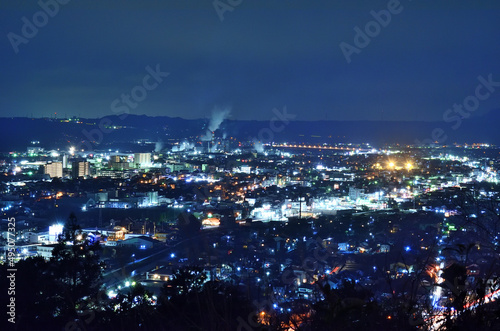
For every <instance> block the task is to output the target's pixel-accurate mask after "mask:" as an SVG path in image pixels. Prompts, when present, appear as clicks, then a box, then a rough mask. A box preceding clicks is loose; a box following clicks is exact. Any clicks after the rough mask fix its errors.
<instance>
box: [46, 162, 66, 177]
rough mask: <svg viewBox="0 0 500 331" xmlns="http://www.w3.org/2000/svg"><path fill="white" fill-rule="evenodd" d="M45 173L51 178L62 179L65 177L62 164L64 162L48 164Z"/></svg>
mask: <svg viewBox="0 0 500 331" xmlns="http://www.w3.org/2000/svg"><path fill="white" fill-rule="evenodd" d="M43 173H44V174H47V175H49V176H50V178H54V177H62V176H63V164H62V162H51V163H47V164H46V165H45V166H44V170H43Z"/></svg>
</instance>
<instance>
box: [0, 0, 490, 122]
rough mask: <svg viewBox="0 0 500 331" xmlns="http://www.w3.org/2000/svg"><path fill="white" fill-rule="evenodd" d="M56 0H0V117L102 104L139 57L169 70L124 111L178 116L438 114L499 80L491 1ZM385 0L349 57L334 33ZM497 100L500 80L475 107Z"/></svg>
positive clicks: (135, 77) (344, 36)
mask: <svg viewBox="0 0 500 331" xmlns="http://www.w3.org/2000/svg"><path fill="white" fill-rule="evenodd" d="M43 1H47V2H54V1H55V0H42V2H43ZM60 1H61V2H67V4H64V5H63V4H59V5H58V6H59V10H58V12H57V13H56V14H55V15H52V16H53V17H50V16H49V15H46V16H45V17H47V18H48V19H47V21H46V22H44V21H43V18H44V15H43V14H38V15H37V12H39V11H41V10H42V9H41V7H40V5H38V4H37V2H36V1H18V0H7V1H5V0H2V2H1V4H0V8H1V11H0V28H1V33H2V40H1V43H0V54H1V58H0V59H1V61H0V70H1V76H0V116H2V117H7V116H9V117H10V116H34V117H42V116H51V115H53V114H54V113H55V112H57V114H58V115H57V116H58V117H63V116H80V117H101V116H106V115H111V114H113V110H112V109H111V104H112V103H113V101H114V100H115V99H117V98H120V96H121V95H122V94H130V93H131V91H132V89H133V88H134V87H137V86H139V88H138V89H136V92H137V93H139V92H140V91H141V88H142V87H143V80H144V78H145V76H146V75H148V70H147V69H146V67H148V66H149V67H150V68H151V69H152V70H154V69H155V68H156V67H157V66H158V67H159V69H160V70H161V71H162V72H168V73H169V75H168V76H166V77H161V78H160V79H161V82H159V84H155V82H156V81H155V80H154V79H149V80H147V83H148V84H149V85H148V86H150V87H151V86H153V85H155V87H154V88H151V90H148V91H147V95H146V96H145V97H144V100H142V101H140V102H137V104H136V105H135V108H133V109H132V108H131V109H132V111H131V112H132V113H135V114H146V115H151V116H159V115H165V116H173V117H176V116H179V117H183V118H206V117H208V116H210V113H211V111H212V110H213V109H214V108H215V107H219V108H220V107H222V108H224V107H227V108H230V109H231V115H230V118H232V119H257V120H268V119H269V118H271V117H272V116H273V113H272V109H273V108H279V109H281V108H283V107H284V106H286V107H287V109H288V111H289V112H290V113H293V114H296V115H297V117H296V119H297V120H325V119H327V120H359V119H365V120H382V119H383V120H408V121H413V120H436V121H438V120H441V119H442V116H443V113H444V112H445V111H446V110H447V109H448V108H450V107H451V106H452V105H453V104H454V103H461V102H462V101H463V100H464V98H466V97H467V96H469V95H473V94H474V91H475V88H476V86H477V85H478V83H479V82H478V79H477V77H478V76H480V75H482V76H483V77H487V76H488V75H489V74H491V75H492V77H493V80H494V81H498V82H500V2H499V1H498V0H496V1H493V0H492V1H476V0H474V1H473V0H470V1H464V0H453V1H452V0H448V1H436V0H432V1H425V0H413V1H410V0H402V1H401V2H400V4H399V6H396V2H395V1H394V0H390V1H387V0H384V1H379V0H370V1H353V0H345V1H344V0H335V1H333V0H325V1H322V0H317V1H306V0H300V1H299V0H280V1H271V0H242V1H239V0H221V1H220V2H219V5H220V6H221V8H222V6H224V4H225V3H233V4H236V6H231V5H229V6H231V7H230V8H231V9H232V10H231V11H229V10H228V11H225V12H224V13H218V12H217V10H216V8H215V7H214V3H213V1H212V0H178V1H149V0H147V1H123V0H119V1H118V0H117V1H105V0H101V1H78V0H70V1H68V0H64V1H63V0H60ZM19 2H22V3H23V4H19ZM163 2H165V3H163ZM24 3H31V5H26V4H24ZM158 3H162V4H158ZM238 3H239V4H238ZM354 3H355V4H354ZM388 6H389V7H391V6H393V7H391V8H396V9H394V10H395V11H399V13H397V14H396V13H394V14H391V20H390V22H389V23H388V24H386V26H385V27H380V31H379V32H378V33H377V31H375V32H372V34H374V36H373V37H371V38H370V39H371V40H370V42H369V44H368V45H366V47H364V48H358V53H354V54H351V56H350V63H348V62H347V61H346V57H345V56H344V54H343V52H342V50H341V47H340V44H341V43H342V42H345V43H348V44H350V45H352V46H355V43H354V37H355V34H356V32H355V30H354V28H355V27H356V26H358V27H359V28H360V29H361V30H364V29H365V26H366V24H367V23H369V22H370V21H373V20H374V17H373V16H372V14H370V11H372V10H373V11H375V12H379V11H380V10H385V9H387V8H388ZM51 8H52V7H51ZM52 9H53V8H52ZM220 10H222V9H220ZM219 14H221V15H222V18H223V20H221V15H219ZM34 15H35V18H37V19H38V20H39V21H38V22H39V25H40V27H39V28H37V29H38V32H37V33H36V35H35V36H30V37H29V38H25V37H24V36H23V32H22V29H23V25H25V22H24V21H23V20H22V18H23V17H26V19H27V21H29V23H30V24H31V23H32V22H33V19H34V17H33V16H34ZM40 22H41V23H40ZM44 23H45V24H44ZM25 30H26V29H25ZM25 32H26V31H25ZM13 36H15V37H13ZM16 38H18V39H16ZM19 38H20V39H19ZM23 38H25V39H23ZM12 40H14V42H13V41H12ZM16 40H17V45H14V46H13V44H16ZM19 40H23V41H24V42H25V43H20V42H19ZM16 48H17V49H16ZM16 50H17V52H16ZM156 85H157V86H156ZM142 91H144V89H142ZM141 97H142V95H141ZM496 109H500V87H498V88H497V91H495V92H494V93H491V95H490V96H489V97H488V98H487V99H486V100H484V101H481V103H480V106H479V108H478V110H477V111H475V113H474V116H480V115H482V114H485V113H487V112H489V111H493V110H496Z"/></svg>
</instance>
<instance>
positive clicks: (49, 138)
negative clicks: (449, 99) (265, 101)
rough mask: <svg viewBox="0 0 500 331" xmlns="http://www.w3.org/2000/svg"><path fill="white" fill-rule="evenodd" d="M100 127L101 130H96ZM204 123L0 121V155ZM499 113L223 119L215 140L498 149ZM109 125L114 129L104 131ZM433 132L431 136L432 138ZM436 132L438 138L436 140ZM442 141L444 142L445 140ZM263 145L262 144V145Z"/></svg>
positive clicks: (157, 135) (192, 134) (179, 134)
mask: <svg viewBox="0 0 500 331" xmlns="http://www.w3.org/2000/svg"><path fill="white" fill-rule="evenodd" d="M99 123H101V127H102V128H103V129H102V130H101V129H99ZM207 123H208V119H194V120H188V119H183V118H179V117H168V116H156V117H152V116H146V115H132V114H130V115H126V116H123V115H122V118H120V117H119V116H117V115H111V116H105V117H103V118H101V119H84V118H80V123H76V122H75V121H70V122H62V119H48V118H24V117H13V118H0V151H3V152H6V151H11V150H25V149H26V147H27V146H28V145H30V142H31V141H32V140H39V141H40V146H42V147H45V148H47V149H49V148H57V147H59V148H66V147H67V146H71V145H76V144H78V142H82V141H85V140H89V139H93V140H102V143H103V144H109V143H111V142H113V141H114V142H117V143H126V142H131V141H133V140H139V139H148V140H150V141H162V142H168V141H169V139H172V140H178V139H192V140H196V139H197V138H196V137H198V138H199V137H200V136H201V135H202V134H204V133H205V131H206V127H207ZM499 123H500V110H495V111H491V112H489V113H487V114H486V115H484V116H478V117H475V118H466V119H463V120H462V123H461V125H460V126H459V127H458V128H456V129H455V130H454V129H453V128H452V124H453V123H446V122H444V121H436V122H423V121H414V122H404V121H290V122H288V123H282V122H280V121H276V122H273V123H271V122H270V121H269V120H268V121H248V120H230V119H228V120H225V121H224V122H223V123H222V124H221V126H220V128H219V130H217V131H216V135H217V136H222V135H223V134H225V135H227V136H228V137H234V138H237V139H239V140H241V141H246V140H254V139H255V140H261V139H263V140H268V139H269V138H272V139H273V140H274V141H275V142H294V143H336V142H353V143H357V142H369V143H372V144H374V145H383V144H388V143H400V144H415V143H417V142H419V141H420V142H422V141H423V142H425V141H430V140H434V139H433V138H436V137H439V139H440V140H441V141H440V142H441V143H445V144H451V143H453V142H458V143H464V142H468V143H472V142H484V143H490V144H496V145H500V130H499V129H498V126H499ZM109 126H115V127H118V128H120V129H115V130H110V129H109ZM433 131H434V136H433ZM436 133H439V134H438V135H436ZM445 138H446V139H445ZM264 142H267V141H264Z"/></svg>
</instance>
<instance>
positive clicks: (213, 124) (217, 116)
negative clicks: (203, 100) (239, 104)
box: [208, 108, 231, 132]
mask: <svg viewBox="0 0 500 331" xmlns="http://www.w3.org/2000/svg"><path fill="white" fill-rule="evenodd" d="M229 114H231V110H230V109H219V108H215V109H214V110H213V111H212V117H211V118H210V123H208V129H209V130H210V131H212V132H213V131H215V130H217V129H218V128H219V126H220V125H221V124H222V122H224V120H225V119H226V118H228V117H229Z"/></svg>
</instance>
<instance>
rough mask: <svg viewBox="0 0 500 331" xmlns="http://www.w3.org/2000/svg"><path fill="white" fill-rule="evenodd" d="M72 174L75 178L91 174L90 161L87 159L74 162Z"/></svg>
mask: <svg viewBox="0 0 500 331" xmlns="http://www.w3.org/2000/svg"><path fill="white" fill-rule="evenodd" d="M71 176H72V177H73V178H78V177H87V176H90V163H89V162H87V161H77V162H73V164H72V167H71Z"/></svg>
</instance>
